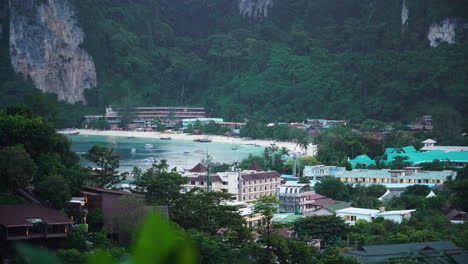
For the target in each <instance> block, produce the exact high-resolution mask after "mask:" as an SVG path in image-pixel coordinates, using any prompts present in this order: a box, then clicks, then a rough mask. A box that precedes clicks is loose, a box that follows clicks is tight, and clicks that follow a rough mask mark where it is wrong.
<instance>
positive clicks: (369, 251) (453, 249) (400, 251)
mask: <svg viewBox="0 0 468 264" xmlns="http://www.w3.org/2000/svg"><path fill="white" fill-rule="evenodd" d="M418 252H420V253H422V254H424V255H425V257H431V258H440V257H441V256H442V254H441V252H444V253H446V254H448V255H453V254H457V255H458V254H466V253H467V252H468V251H466V250H464V249H462V248H460V247H458V246H456V245H455V244H454V243H453V242H451V241H432V242H422V243H404V244H386V245H375V246H363V247H362V248H361V249H358V250H353V251H350V252H347V253H341V254H342V255H345V256H352V257H356V258H357V259H358V260H359V261H360V262H362V263H384V262H385V263H387V262H386V261H385V260H387V259H390V258H399V257H407V256H409V255H413V254H414V253H418ZM445 260H447V259H445ZM441 263H449V262H445V261H444V262H441ZM460 263H463V262H460Z"/></svg>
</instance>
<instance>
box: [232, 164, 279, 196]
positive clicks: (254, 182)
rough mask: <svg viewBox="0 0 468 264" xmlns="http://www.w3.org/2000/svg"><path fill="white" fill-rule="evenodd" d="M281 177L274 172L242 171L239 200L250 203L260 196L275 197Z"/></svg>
mask: <svg viewBox="0 0 468 264" xmlns="http://www.w3.org/2000/svg"><path fill="white" fill-rule="evenodd" d="M280 185H281V175H280V174H279V173H278V172H276V171H243V172H242V174H241V177H240V185H239V186H240V189H241V190H240V194H241V195H240V200H241V201H244V202H252V201H255V200H257V199H258V198H260V197H262V196H270V195H276V188H278V187H279V186H280Z"/></svg>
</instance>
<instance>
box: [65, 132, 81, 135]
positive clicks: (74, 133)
mask: <svg viewBox="0 0 468 264" xmlns="http://www.w3.org/2000/svg"><path fill="white" fill-rule="evenodd" d="M79 134H80V132H72V133H69V134H68V135H79Z"/></svg>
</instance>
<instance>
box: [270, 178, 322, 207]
mask: <svg viewBox="0 0 468 264" xmlns="http://www.w3.org/2000/svg"><path fill="white" fill-rule="evenodd" d="M313 194H315V192H313V191H311V190H310V186H309V184H301V183H295V184H291V183H290V184H284V185H281V186H280V187H278V194H277V197H278V201H279V212H280V213H296V212H297V213H300V214H304V213H307V212H310V211H313V210H314V209H315V207H314V206H313V205H312V204H313V202H314V200H312V199H310V197H311V196H312V195H313Z"/></svg>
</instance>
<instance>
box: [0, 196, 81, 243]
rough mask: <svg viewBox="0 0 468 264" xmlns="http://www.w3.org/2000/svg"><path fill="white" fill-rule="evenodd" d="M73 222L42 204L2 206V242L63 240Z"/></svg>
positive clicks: (0, 235)
mask: <svg viewBox="0 0 468 264" xmlns="http://www.w3.org/2000/svg"><path fill="white" fill-rule="evenodd" d="M72 224H73V221H72V220H70V219H69V218H67V217H66V216H64V215H63V214H61V213H60V212H59V211H57V210H54V209H52V208H48V207H45V206H43V205H40V204H17V205H0V241H1V240H29V239H38V238H42V239H50V238H63V237H66V236H67V233H68V230H70V226H71V225H72Z"/></svg>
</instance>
